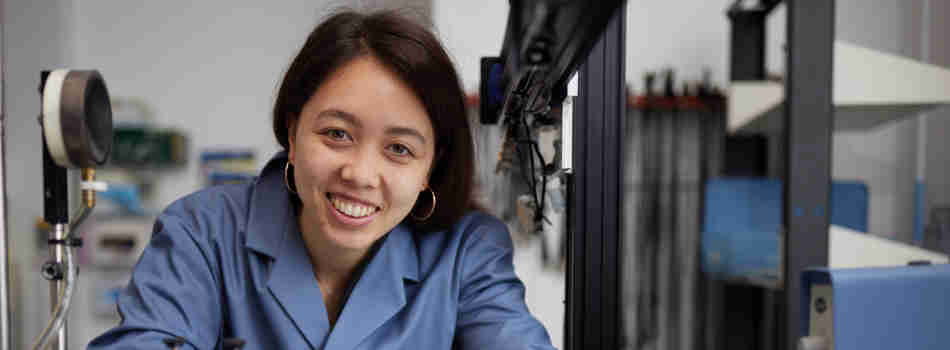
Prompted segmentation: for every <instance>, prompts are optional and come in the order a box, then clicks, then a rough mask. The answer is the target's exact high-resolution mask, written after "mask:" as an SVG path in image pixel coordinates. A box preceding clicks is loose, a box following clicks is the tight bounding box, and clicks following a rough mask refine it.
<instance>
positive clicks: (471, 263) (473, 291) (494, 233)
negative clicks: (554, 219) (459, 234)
mask: <svg viewBox="0 0 950 350" xmlns="http://www.w3.org/2000/svg"><path fill="white" fill-rule="evenodd" d="M463 247H464V248H463V251H462V254H464V255H463V256H462V259H463V261H462V266H463V267H462V271H463V272H462V280H461V286H460V295H459V310H458V323H457V325H456V333H455V349H460V350H474V349H499V350H549V349H554V347H553V346H552V345H551V340H550V338H549V336H548V333H547V331H546V330H545V329H544V326H543V325H541V323H540V322H538V320H537V319H535V318H534V316H532V315H531V313H530V312H529V311H528V307H527V305H526V304H525V300H524V295H525V287H524V284H523V283H522V282H521V280H520V279H518V276H517V275H515V270H514V264H513V263H512V259H513V253H514V247H513V245H512V241H511V235H510V234H509V233H508V228H507V226H505V224H504V223H502V222H501V221H499V220H497V219H494V218H492V219H489V220H487V222H484V223H482V224H480V225H478V227H477V228H475V229H474V231H473V232H472V234H471V235H469V236H468V237H467V239H466V242H463Z"/></svg>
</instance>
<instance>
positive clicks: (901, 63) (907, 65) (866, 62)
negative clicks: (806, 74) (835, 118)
mask: <svg viewBox="0 0 950 350" xmlns="http://www.w3.org/2000/svg"><path fill="white" fill-rule="evenodd" d="M834 62H835V63H834V65H835V66H834V101H835V105H836V106H841V105H888V104H935V103H940V104H943V103H948V102H950V70H947V69H945V68H941V67H939V66H936V65H931V64H926V63H923V62H920V61H917V60H914V59H909V58H906V57H902V56H897V55H894V54H890V53H885V52H881V51H877V50H872V49H868V48H864V47H860V46H857V45H854V44H849V43H846V42H843V41H836V42H835V60H834Z"/></svg>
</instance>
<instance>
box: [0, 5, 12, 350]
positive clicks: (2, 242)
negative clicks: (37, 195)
mask: <svg viewBox="0 0 950 350" xmlns="http://www.w3.org/2000/svg"><path fill="white" fill-rule="evenodd" d="M5 8H6V1H4V0H0V18H3V17H4V13H3V12H4V9H5ZM0 22H4V21H0ZM2 27H4V24H3V23H0V33H3V28H2ZM2 44H3V43H2V40H0V350H10V349H11V348H12V347H13V346H12V344H13V337H12V331H11V327H10V285H9V281H10V255H9V254H8V253H9V251H8V248H7V246H8V244H9V242H10V241H9V238H8V237H7V185H6V183H7V180H6V177H7V176H6V175H7V174H6V169H7V149H6V148H4V146H3V145H4V143H5V142H6V115H7V113H6V112H7V108H6V105H5V104H4V103H3V102H4V101H3V96H2V95H3V94H2V92H3V91H6V62H4V61H6V59H5V57H6V55H4V54H3V48H2V47H3V46H4V45H2Z"/></svg>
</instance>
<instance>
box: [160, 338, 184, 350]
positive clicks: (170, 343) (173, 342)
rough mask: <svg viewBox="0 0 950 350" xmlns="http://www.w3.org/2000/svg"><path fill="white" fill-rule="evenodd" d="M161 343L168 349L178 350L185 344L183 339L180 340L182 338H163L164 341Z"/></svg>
mask: <svg viewBox="0 0 950 350" xmlns="http://www.w3.org/2000/svg"><path fill="white" fill-rule="evenodd" d="M162 342H163V343H165V346H167V347H168V348H169V349H178V347H179V346H182V345H184V344H185V338H182V337H174V338H165V340H162Z"/></svg>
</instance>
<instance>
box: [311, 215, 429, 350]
mask: <svg viewBox="0 0 950 350" xmlns="http://www.w3.org/2000/svg"><path fill="white" fill-rule="evenodd" d="M412 235H413V234H412V232H411V231H410V230H409V229H408V228H407V227H406V226H405V225H399V226H396V228H394V229H393V230H392V231H391V232H390V233H389V237H387V238H386V240H385V241H384V242H383V246H382V247H380V250H379V251H378V252H377V253H376V256H375V257H374V258H373V259H372V260H371V261H370V262H369V264H368V265H367V266H366V270H365V271H364V272H363V276H362V277H360V279H359V282H357V284H356V287H355V288H354V289H353V292H352V294H350V298H349V300H347V301H346V304H345V305H344V307H343V312H342V313H341V314H340V318H339V319H338V320H337V323H336V325H335V326H334V328H333V333H331V334H330V339H329V340H327V346H326V349H327V350H351V349H353V348H355V347H356V346H357V345H359V344H360V343H361V342H362V341H363V340H364V339H366V337H368V336H369V335H370V334H372V333H373V332H374V331H376V329H378V328H379V327H381V326H382V325H383V324H385V323H386V322H387V321H389V319H391V318H392V317H393V316H394V315H396V313H398V312H399V310H401V309H402V308H403V307H404V306H405V305H406V289H405V288H406V287H405V283H406V282H405V281H404V280H409V281H411V282H409V283H414V282H418V280H419V258H418V254H417V252H416V249H417V247H416V244H415V240H414V239H413V236H412Z"/></svg>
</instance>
